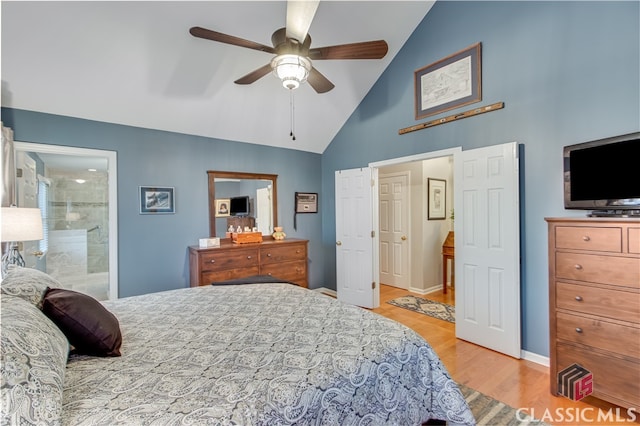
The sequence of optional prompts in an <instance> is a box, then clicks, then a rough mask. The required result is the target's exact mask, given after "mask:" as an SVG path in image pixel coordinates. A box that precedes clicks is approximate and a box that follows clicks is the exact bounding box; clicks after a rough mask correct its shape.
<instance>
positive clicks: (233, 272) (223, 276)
mask: <svg viewBox="0 0 640 426" xmlns="http://www.w3.org/2000/svg"><path fill="white" fill-rule="evenodd" d="M258 271H259V268H258V266H254V267H253V268H242V269H227V270H225V271H219V272H204V273H203V274H202V278H201V280H200V285H209V284H211V283H213V282H218V281H228V280H235V279H237V278H244V277H251V276H253V275H258Z"/></svg>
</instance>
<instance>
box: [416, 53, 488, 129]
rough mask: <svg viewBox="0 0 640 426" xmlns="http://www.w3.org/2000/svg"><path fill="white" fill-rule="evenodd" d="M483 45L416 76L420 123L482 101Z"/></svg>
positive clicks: (435, 63) (455, 55)
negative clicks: (442, 113) (431, 117)
mask: <svg viewBox="0 0 640 426" xmlns="http://www.w3.org/2000/svg"><path fill="white" fill-rule="evenodd" d="M480 48H481V44H480V43H476V44H474V45H472V46H469V47H467V48H466V49H463V50H461V51H459V52H456V53H454V54H453V55H450V56H447V57H446V58H443V59H440V60H439V61H436V62H434V63H432V64H430V65H427V66H426V67H423V68H420V69H419V70H416V71H415V72H414V86H415V116H416V120H420V119H421V118H424V117H428V116H430V115H435V114H439V113H441V112H443V111H448V110H450V109H454V108H458V107H461V106H463V105H468V104H471V103H474V102H479V101H481V100H482V78H481V70H482V68H481V60H480V59H481V58H480V55H481V50H480Z"/></svg>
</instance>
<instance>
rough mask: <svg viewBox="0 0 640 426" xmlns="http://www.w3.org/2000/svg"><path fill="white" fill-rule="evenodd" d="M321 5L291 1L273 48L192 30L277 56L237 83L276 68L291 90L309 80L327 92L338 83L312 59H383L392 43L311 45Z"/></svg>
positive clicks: (265, 73)
mask: <svg viewBox="0 0 640 426" xmlns="http://www.w3.org/2000/svg"><path fill="white" fill-rule="evenodd" d="M318 4H319V0H318V1H288V2H287V23H286V27H285V28H280V29H278V30H276V31H275V32H274V33H273V35H272V36H271V43H272V44H273V47H271V46H266V45H264V44H261V43H256V42H253V41H250V40H245V39H242V38H239V37H235V36H232V35H228V34H223V33H220V32H217V31H213V30H208V29H206V28H202V27H192V28H191V29H190V30H189V32H190V33H191V35H192V36H194V37H198V38H203V39H207V40H213V41H217V42H220V43H226V44H231V45H234V46H240V47H246V48H248V49H253V50H259V51H261V52H267V53H271V54H275V55H276V56H275V57H274V58H273V59H272V60H271V62H269V63H268V64H266V65H263V66H262V67H260V68H258V69H256V70H254V71H251V72H250V73H249V74H247V75H245V76H244V77H240V78H239V79H237V80H236V81H235V83H236V84H251V83H253V82H255V81H256V80H258V79H260V78H262V77H264V76H265V75H267V74H269V72H271V71H273V72H274V73H275V74H276V75H277V76H278V77H279V78H280V80H281V81H282V84H283V86H284V87H285V88H287V89H291V90H292V89H296V88H297V87H298V86H299V85H300V83H304V82H305V81H307V82H308V83H309V85H310V86H311V87H312V88H313V89H314V90H315V91H316V92H318V93H325V92H328V91H329V90H331V89H333V88H334V87H335V86H334V84H333V83H332V82H331V81H329V79H327V78H326V77H325V76H324V75H322V74H321V73H320V72H319V71H318V70H317V69H316V68H315V67H314V66H313V65H312V62H311V61H312V60H325V59H382V58H384V56H385V55H386V54H387V50H388V46H387V43H386V42H385V41H384V40H374V41H364V42H359V43H349V44H340V45H335V46H326V47H315V48H311V37H310V36H309V34H308V30H309V27H310V26H311V21H312V20H313V17H314V15H315V12H316V10H317V8H318ZM300 40H302V41H300Z"/></svg>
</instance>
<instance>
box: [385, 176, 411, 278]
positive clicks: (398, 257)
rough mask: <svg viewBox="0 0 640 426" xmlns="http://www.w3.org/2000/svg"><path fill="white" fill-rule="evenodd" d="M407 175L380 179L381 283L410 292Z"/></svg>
mask: <svg viewBox="0 0 640 426" xmlns="http://www.w3.org/2000/svg"><path fill="white" fill-rule="evenodd" d="M408 179H409V177H408V175H407V173H402V174H390V175H380V180H379V183H378V187H379V197H380V201H379V204H378V205H379V215H380V224H379V230H380V283H381V284H387V285H390V286H394V287H399V288H403V289H408V288H409V281H410V279H409V257H410V254H409V248H410V244H409V241H408V235H410V232H409V210H410V207H409V198H408V196H407V194H408V189H407V187H408V183H407V182H408Z"/></svg>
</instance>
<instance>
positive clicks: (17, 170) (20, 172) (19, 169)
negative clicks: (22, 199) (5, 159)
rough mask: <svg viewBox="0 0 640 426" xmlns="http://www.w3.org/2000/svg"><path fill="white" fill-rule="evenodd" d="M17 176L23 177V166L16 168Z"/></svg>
mask: <svg viewBox="0 0 640 426" xmlns="http://www.w3.org/2000/svg"><path fill="white" fill-rule="evenodd" d="M16 177H17V178H21V177H22V169H21V168H17V169H16Z"/></svg>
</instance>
